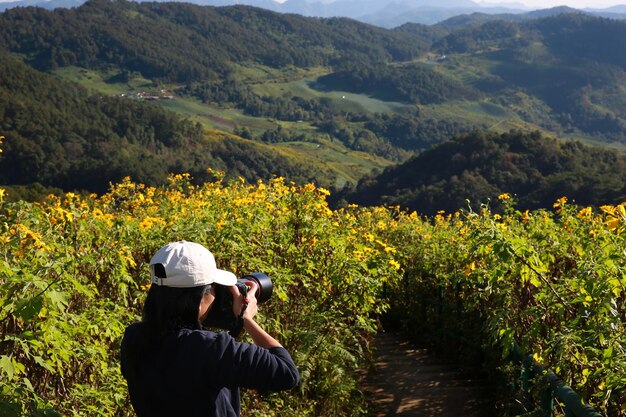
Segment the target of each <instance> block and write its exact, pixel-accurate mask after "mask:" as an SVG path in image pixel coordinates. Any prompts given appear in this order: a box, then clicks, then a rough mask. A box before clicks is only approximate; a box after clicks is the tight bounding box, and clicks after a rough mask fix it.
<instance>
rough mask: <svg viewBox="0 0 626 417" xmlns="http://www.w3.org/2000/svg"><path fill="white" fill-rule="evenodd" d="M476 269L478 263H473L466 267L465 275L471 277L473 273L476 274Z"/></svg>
mask: <svg viewBox="0 0 626 417" xmlns="http://www.w3.org/2000/svg"><path fill="white" fill-rule="evenodd" d="M475 269H476V262H473V261H472V262H471V263H469V264H468V265H467V266H466V267H465V271H463V273H464V274H465V275H470V274H471V273H472V272H474V270H475Z"/></svg>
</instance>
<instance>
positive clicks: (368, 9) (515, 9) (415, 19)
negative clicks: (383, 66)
mask: <svg viewBox="0 0 626 417" xmlns="http://www.w3.org/2000/svg"><path fill="white" fill-rule="evenodd" d="M84 1H85V0H19V1H12V2H6V3H0V11H2V10H6V9H9V8H13V7H27V6H35V7H42V8H45V9H54V8H59V7H61V8H71V7H78V6H80V5H81V4H83V3H84ZM157 1H166V0H157ZM175 1H179V0H175ZM188 2H189V3H193V4H198V5H202V6H218V7H221V6H230V5H247V6H253V7H259V8H263V9H267V10H271V11H275V12H280V13H293V14H299V15H302V16H310V17H349V18H352V19H355V20H359V21H361V22H365V23H370V24H373V25H376V26H381V27H387V28H392V27H397V26H400V25H402V24H404V23H409V22H410V23H421V24H429V25H430V24H436V23H439V22H441V21H444V20H446V19H449V18H452V17H455V16H459V15H471V14H474V13H480V14H485V15H519V18H520V19H523V18H525V17H524V16H525V15H527V16H526V17H531V18H532V17H539V16H542V15H545V14H553V13H554V12H550V11H548V12H544V13H541V12H540V13H532V11H531V10H529V8H528V7H525V6H524V5H522V4H516V3H502V4H498V3H490V4H488V5H487V4H483V3H476V2H474V1H471V0H450V1H446V2H445V3H442V2H438V1H434V0H335V1H319V0H317V1H316V0H286V1H284V2H278V1H274V0H189V1H188ZM580 12H584V13H589V14H591V15H595V16H600V17H607V18H612V19H626V5H625V6H613V7H610V8H606V9H591V8H590V9H585V10H581V11H580Z"/></svg>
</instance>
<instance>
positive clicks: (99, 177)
mask: <svg viewBox="0 0 626 417" xmlns="http://www.w3.org/2000/svg"><path fill="white" fill-rule="evenodd" d="M0 116H1V117H0V132H9V133H8V134H7V138H6V139H5V140H4V142H3V144H2V148H3V152H2V153H1V154H0V184H13V185H29V184H33V183H40V184H42V185H44V186H54V187H61V188H64V189H66V190H72V189H84V190H91V191H98V192H102V191H106V190H107V188H108V186H109V183H110V182H117V181H119V180H121V179H122V178H123V177H125V176H131V177H132V178H133V179H136V180H137V181H140V182H143V183H147V184H162V183H164V182H165V180H166V176H167V174H168V173H171V172H188V173H191V174H192V175H193V176H194V178H196V180H198V181H202V180H207V179H209V178H212V176H211V175H210V174H208V173H207V171H206V170H207V168H209V167H211V168H214V169H216V170H227V171H228V173H229V174H230V175H231V176H238V175H241V176H243V177H244V178H247V179H249V180H255V179H257V178H269V177H271V176H272V174H278V175H284V176H287V177H289V178H293V179H296V180H298V179H300V180H301V181H305V180H309V179H310V178H313V177H314V176H316V175H320V168H319V167H312V166H311V165H310V164H307V163H306V162H303V161H298V160H291V159H289V158H287V157H283V156H281V155H280V154H278V153H276V152H275V151H273V150H270V149H268V148H267V146H264V145H261V144H255V143H253V142H251V141H245V140H242V139H240V138H236V137H232V136H230V135H227V134H217V136H216V135H215V134H213V135H209V134H208V133H206V132H203V129H202V128H201V127H200V126H199V125H197V124H195V123H191V122H189V121H187V120H185V119H183V118H181V117H180V116H179V115H177V114H175V113H172V112H169V111H166V110H163V109H161V108H159V107H156V106H151V105H145V104H142V103H139V102H136V101H130V100H124V99H120V98H116V97H106V96H102V95H94V94H89V92H88V91H87V90H85V89H84V88H81V87H79V86H77V85H76V84H73V83H69V82H64V81H61V80H59V79H58V78H56V77H52V76H49V75H46V74H43V73H40V72H37V71H35V70H33V69H31V68H29V67H28V66H26V65H25V64H23V63H21V62H19V61H16V60H15V59H13V58H11V57H10V56H8V55H6V54H4V53H1V52H0ZM5 134H6V133H5Z"/></svg>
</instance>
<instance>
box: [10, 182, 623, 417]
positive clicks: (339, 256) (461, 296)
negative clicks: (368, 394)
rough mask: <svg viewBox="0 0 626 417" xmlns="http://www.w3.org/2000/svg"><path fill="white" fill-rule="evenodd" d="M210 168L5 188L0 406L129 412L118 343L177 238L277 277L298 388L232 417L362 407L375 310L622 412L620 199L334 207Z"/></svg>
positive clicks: (228, 263)
mask: <svg viewBox="0 0 626 417" xmlns="http://www.w3.org/2000/svg"><path fill="white" fill-rule="evenodd" d="M215 175H216V180H215V181H214V182H210V183H206V184H203V185H194V184H193V182H192V181H191V178H189V176H188V175H176V176H172V177H170V179H169V182H168V184H166V185H164V186H161V187H148V186H145V185H142V184H137V183H134V182H132V181H131V180H129V179H126V180H124V181H121V182H120V183H118V184H114V185H112V186H111V189H110V191H109V192H108V193H107V194H105V195H102V196H96V195H89V196H78V195H75V194H72V193H67V194H65V195H64V196H62V197H55V196H50V197H49V198H48V199H47V200H45V201H43V202H39V203H26V202H18V203H8V202H7V201H6V199H4V198H3V194H0V241H1V242H2V245H0V338H1V339H0V381H1V383H0V415H2V416H22V415H27V416H43V415H46V416H54V415H63V416H73V415H75V416H85V415H89V416H131V415H133V413H132V409H131V406H130V402H129V399H128V395H127V389H126V385H125V382H124V380H123V378H122V377H121V374H120V370H119V345H120V339H121V336H122V334H123V331H124V328H125V327H126V326H127V325H128V324H130V323H132V322H133V321H135V320H138V319H139V317H140V309H141V306H142V304H143V300H144V298H145V295H146V291H147V289H148V287H149V276H148V268H147V262H148V261H149V259H150V257H151V256H152V254H153V253H154V252H155V251H156V250H157V249H158V248H160V247H161V246H163V245H164V244H165V243H167V242H170V241H174V240H180V239H185V240H190V241H196V242H199V243H202V244H204V245H205V246H206V247H208V248H210V249H211V250H212V251H213V252H214V253H215V255H216V259H217V261H218V264H219V266H220V267H221V268H224V269H228V270H231V271H234V272H235V273H236V274H238V275H240V276H241V275H242V274H245V273H248V272H253V271H262V272H265V273H266V274H268V275H270V276H271V277H272V279H273V281H274V284H275V295H274V297H273V298H272V300H270V301H269V302H268V303H267V304H265V305H263V306H262V308H261V313H260V314H259V320H261V321H262V322H263V325H264V326H265V327H267V329H268V330H269V331H270V333H272V334H275V335H276V336H277V338H278V339H279V340H281V342H283V343H284V344H285V346H286V347H287V348H288V349H289V350H290V352H292V353H293V356H294V359H295V361H296V363H297V365H298V367H299V369H300V371H301V375H302V383H301V385H300V386H299V387H298V388H297V389H296V390H294V391H291V392H288V393H277V394H271V395H263V396H261V395H258V394H256V393H254V392H245V395H244V399H243V400H244V401H243V402H244V404H243V408H244V410H243V414H244V415H251V416H360V415H367V413H368V409H367V407H368V406H367V402H366V401H365V398H364V396H363V394H362V393H361V392H360V391H359V388H358V376H357V373H356V372H355V370H356V369H358V368H361V367H365V366H367V359H368V358H369V357H370V356H371V353H372V352H371V346H370V344H371V341H372V336H373V335H374V334H375V333H376V331H377V326H378V320H379V318H380V317H381V314H383V313H385V312H386V314H387V316H386V317H392V319H393V320H394V321H395V323H398V324H399V325H401V326H404V331H405V333H406V334H408V335H416V336H417V335H429V336H430V337H429V339H430V340H429V341H430V342H432V343H435V344H437V346H439V347H440V350H441V351H442V352H446V351H447V353H450V354H452V353H456V354H457V355H459V354H460V355H461V356H462V357H463V359H464V362H467V363H472V362H474V360H475V362H479V356H481V355H485V352H487V354H488V355H492V356H490V357H493V358H496V359H493V361H494V362H493V363H491V362H490V363H488V364H489V365H494V366H496V365H498V366H499V365H500V364H501V362H498V360H497V358H498V357H499V358H500V359H501V358H502V357H505V356H507V355H508V354H509V353H510V352H511V351H512V350H513V348H514V347H515V346H519V347H520V349H521V350H522V351H524V352H527V353H532V354H533V355H534V357H535V360H537V361H538V362H541V363H542V364H543V365H545V366H547V367H549V368H551V369H553V370H555V371H556V372H557V373H558V374H559V375H560V376H561V377H562V378H563V379H564V380H565V382H566V383H568V384H569V385H571V386H572V387H574V388H575V389H576V390H577V391H578V392H579V393H580V394H581V395H582V396H583V398H585V399H586V400H587V401H588V402H590V403H591V404H592V405H593V406H594V407H595V408H596V409H597V410H599V411H601V412H602V413H603V414H605V415H619V413H622V414H623V413H624V412H626V379H625V378H624V375H626V354H625V353H626V352H625V349H626V336H625V334H626V332H625V329H624V323H625V321H626V309H625V308H624V301H625V300H626V255H625V254H626V244H625V241H624V236H625V234H624V225H625V224H626V212H625V211H624V205H616V206H612V205H610V206H609V205H607V206H602V207H601V208H600V209H593V208H590V207H584V208H581V207H577V206H575V205H572V204H569V203H568V202H567V200H566V199H559V200H558V201H557V202H556V203H555V206H554V207H553V208H550V209H545V210H536V211H524V212H521V211H518V210H517V209H516V208H515V199H514V197H512V196H510V195H508V194H504V195H502V196H501V198H500V199H499V203H500V204H502V205H503V206H504V207H505V209H504V211H503V212H502V213H497V214H495V213H492V212H491V210H490V209H489V207H488V206H481V207H479V208H477V209H476V210H471V209H468V210H465V211H463V212H458V213H445V212H439V213H438V214H437V215H436V216H434V217H431V218H427V217H422V216H420V215H418V214H417V213H407V212H404V211H402V210H400V209H399V208H398V207H389V208H383V207H372V208H367V207H358V206H354V205H351V206H348V207H346V208H343V209H337V210H331V209H330V208H329V206H328V204H327V200H326V198H327V196H328V191H327V190H325V189H323V188H319V187H316V186H314V185H312V184H308V185H304V186H296V185H295V184H292V183H289V182H286V181H285V180H284V179H282V178H274V179H272V180H269V181H260V182H258V183H256V184H249V183H246V182H245V181H244V180H236V181H232V182H230V183H224V182H223V180H222V176H221V174H219V173H216V174H215ZM0 191H2V190H1V189H0ZM244 337H245V336H244ZM461 364H462V363H461ZM508 376H511V377H515V375H508ZM511 395H516V394H515V393H514V392H513V393H511Z"/></svg>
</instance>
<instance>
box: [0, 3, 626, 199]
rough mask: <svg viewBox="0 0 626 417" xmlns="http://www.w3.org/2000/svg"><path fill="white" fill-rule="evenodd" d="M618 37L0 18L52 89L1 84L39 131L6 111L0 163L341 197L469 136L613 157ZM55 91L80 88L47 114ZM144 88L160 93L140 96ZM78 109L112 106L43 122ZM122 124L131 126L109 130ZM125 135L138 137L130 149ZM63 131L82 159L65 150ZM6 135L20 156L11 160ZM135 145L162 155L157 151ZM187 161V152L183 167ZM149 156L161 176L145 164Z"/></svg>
mask: <svg viewBox="0 0 626 417" xmlns="http://www.w3.org/2000/svg"><path fill="white" fill-rule="evenodd" d="M112 21H114V22H116V24H115V25H112V24H111V22H112ZM625 33H626V24H625V23H623V22H617V21H611V20H607V19H599V18H594V17H590V16H586V15H581V14H564V15H558V16H555V17H547V18H541V19H533V20H530V21H524V22H511V21H487V22H485V23H481V24H475V25H469V26H468V25H460V26H454V25H451V26H449V27H445V25H441V26H439V25H438V26H426V25H405V26H403V27H401V28H398V29H396V30H386V29H381V28H376V27H373V26H370V25H366V24H363V23H359V22H356V21H353V20H349V19H338V18H332V19H318V18H306V17H302V16H297V15H282V14H278V13H274V12H270V11H268V10H263V9H258V8H251V7H244V6H233V7H222V8H215V7H201V6H196V5H191V4H181V3H134V2H127V1H109V0H91V1H89V2H87V3H85V4H84V5H82V6H81V7H79V8H75V9H57V10H54V11H47V10H43V9H37V8H19V9H11V10H9V11H6V12H4V13H2V14H0V45H3V46H4V48H6V49H7V53H8V54H11V56H14V57H16V58H17V59H18V60H21V61H23V62H24V63H26V64H27V65H29V66H30V67H31V68H32V70H29V71H27V72H26V74H28V77H32V78H33V79H37V80H39V79H40V77H44V78H45V80H46V81H45V82H43V81H42V82H43V83H44V84H47V85H49V86H50V88H52V90H54V91H55V92H54V93H46V94H36V91H37V90H36V89H28V88H22V87H20V84H23V85H27V84H28V81H27V80H22V81H19V82H17V84H16V85H14V86H10V85H9V84H11V83H14V82H15V81H12V82H7V83H5V85H2V86H0V90H2V94H3V95H4V96H5V97H12V100H13V102H12V103H13V104H9V105H7V106H6V108H8V109H11V108H19V109H21V107H20V104H19V103H18V101H19V102H32V103H33V105H32V106H27V107H26V109H27V110H23V111H24V112H27V114H28V115H29V116H28V117H23V118H25V119H28V120H29V123H32V124H37V126H38V127H37V128H36V129H35V128H32V127H29V128H28V129H25V128H23V126H22V125H20V124H19V123H9V121H8V120H12V119H13V118H14V116H13V115H12V114H11V113H10V112H9V113H7V115H8V116H5V119H7V121H4V122H3V126H2V130H1V131H0V135H4V136H6V137H7V138H8V139H7V141H6V143H7V146H6V148H7V149H6V152H5V154H4V158H6V160H9V159H11V160H15V161H20V162H19V163H17V162H16V163H15V164H14V165H15V166H19V167H21V168H19V169H17V168H15V167H14V168H11V169H12V170H13V171H11V172H9V171H8V168H7V169H6V170H7V171H6V173H5V174H4V177H3V178H2V181H3V182H4V183H5V184H11V183H14V184H29V183H34V182H40V183H42V184H45V185H48V186H55V187H62V188H64V189H68V188H72V187H80V188H84V189H88V190H94V191H95V190H98V191H99V190H102V189H103V187H106V184H108V181H109V179H110V178H120V177H122V176H124V175H131V176H133V178H134V179H136V180H139V181H146V182H149V183H155V182H158V181H160V180H162V179H163V178H164V175H165V172H166V171H168V170H175V171H180V170H190V171H192V173H193V174H194V176H195V177H196V178H197V179H198V180H199V181H201V180H202V179H203V178H205V177H206V174H205V172H206V169H207V168H209V167H211V168H214V169H220V170H225V171H226V172H227V173H228V175H230V176H238V175H242V176H244V177H245V178H248V179H256V178H267V177H269V176H271V175H272V174H276V175H285V176H287V177H288V178H289V179H291V180H295V181H315V182H317V183H319V184H320V185H323V186H326V187H329V188H337V189H339V188H342V187H344V186H346V185H348V186H349V185H351V184H355V183H357V182H358V181H359V179H360V178H362V177H363V176H364V175H367V174H369V173H371V172H380V171H382V170H383V169H385V168H386V167H389V166H390V165H393V164H401V163H403V162H405V161H406V160H407V159H408V158H409V157H411V156H412V155H413V154H414V153H415V152H420V151H423V150H424V149H427V148H429V147H431V146H432V145H435V144H438V143H442V142H444V141H446V140H448V139H450V138H451V137H454V136H460V135H463V134H467V133H469V132H472V131H474V130H482V131H488V132H492V133H494V134H498V133H503V132H508V131H509V130H511V129H517V130H520V131H540V132H543V133H544V134H549V135H551V136H557V137H560V138H564V139H577V140H583V141H588V142H592V143H596V144H603V145H610V146H616V147H624V146H626V136H625V132H626V88H624V85H626V72H625V68H626V65H625V62H626V59H625V57H626V43H624V42H621V41H620V40H621V39H624V38H625ZM572 39H573V40H575V42H574V43H572V42H570V40H572ZM597 45H600V47H597ZM174 63H175V64H174ZM7 65H9V64H7ZM10 65H17V63H13V64H10ZM21 65H23V64H21ZM11 71H13V72H20V71H23V70H21V69H17V70H15V69H14V70H11ZM24 71H25V70H24ZM51 75H52V76H51ZM41 79H43V78H41ZM38 82H39V81H38ZM55 83H59V85H58V86H56V87H52V85H53V84H55ZM77 84H80V85H81V86H82V88H81V89H79V87H78V86H77ZM16 88H18V90H15V89H16ZM19 88H21V89H22V90H19ZM57 90H58V91H62V92H65V91H75V92H74V93H72V94H73V96H72V97H73V98H63V99H62V100H61V101H60V102H59V104H58V105H57V104H53V103H54V95H55V94H56V95H59V94H61V96H62V95H63V94H62V93H59V92H58V91H57ZM16 91H19V92H16ZM163 91H167V93H162V92H163ZM159 92H161V93H159ZM16 94H17V95H18V96H19V100H17V99H16V98H15V97H16ZM151 94H157V95H158V94H167V95H168V98H170V99H168V100H156V101H152V102H147V101H144V97H146V95H148V96H150V95H151ZM113 96H118V97H117V98H118V99H114V98H113ZM122 96H123V97H124V98H122ZM79 97H80V98H79ZM84 97H91V99H90V100H95V101H96V102H99V101H102V102H105V103H114V104H106V106H108V107H112V108H114V109H116V110H115V111H109V110H107V111H108V113H106V114H107V115H106V118H108V119H107V120H108V121H107V122H106V123H95V124H91V125H90V126H89V128H90V129H91V130H89V133H86V132H87V130H86V128H85V127H84V126H83V125H84V124H85V123H84V121H82V122H80V123H77V122H75V121H73V122H71V123H69V122H64V123H58V122H54V123H48V122H46V121H45V118H48V115H51V116H50V117H60V118H61V119H62V120H65V119H67V118H68V117H67V114H72V115H79V117H77V118H83V119H85V120H88V119H89V117H87V116H86V115H85V114H86V113H85V112H84V111H81V110H73V109H74V107H76V105H75V104H73V103H76V102H81V100H83V98H84ZM94 97H96V98H98V99H95V98H94ZM5 100H8V99H5ZM98 100H99V101H98ZM65 103H67V104H65ZM65 106H67V108H64V107H65ZM72 106H74V107H72ZM82 106H83V104H80V105H78V107H82ZM103 106H104V105H103ZM106 106H105V107H106ZM86 107H88V106H86ZM48 108H49V109H48ZM97 108H98V109H100V107H97ZM36 109H38V110H36ZM69 109H72V110H69ZM117 109H120V110H117ZM128 109H133V110H128ZM159 109H160V110H159ZM21 111H22V110H21ZM98 111H100V110H98ZM102 111H104V110H102ZM28 112H31V113H28ZM125 113H132V114H133V115H135V114H137V115H139V116H138V118H135V119H129V118H128V117H127V116H123V120H125V121H122V122H120V121H119V120H118V119H117V118H119V117H121V115H122V114H125ZM172 113H177V114H178V116H174V115H173V114H172ZM145 114H149V115H150V116H146V117H145V118H146V120H143V119H141V118H142V117H144V116H142V115H145ZM153 114H163V115H165V116H163V117H161V116H158V117H157V116H153ZM41 115H45V118H44V121H43V122H42V123H39V120H38V118H41V117H42V116H41ZM52 115H54V116H52ZM60 115H62V116H60ZM20 117H22V116H20ZM63 117H65V119H63ZM98 117H101V116H98ZM102 117H104V116H102ZM133 117H134V116H133ZM124 118H125V119H124ZM159 118H162V119H163V120H168V121H169V120H171V121H172V122H171V123H173V124H176V126H179V125H180V127H177V128H176V129H182V130H180V131H178V130H176V133H175V134H174V135H175V136H176V137H177V138H178V139H177V140H176V141H174V142H172V143H170V142H168V139H167V138H165V137H159V135H160V134H161V131H160V129H159V132H156V133H155V132H154V131H155V126H154V123H156V122H154V121H150V120H156V119H159ZM81 123H82V125H81ZM151 123H152V124H151ZM117 124H122V126H123V128H120V127H116V126H117ZM134 124H137V127H136V128H137V129H138V130H139V131H140V132H147V133H142V134H139V135H138V137H140V138H138V137H134V136H133V135H134V133H129V132H128V131H129V130H130V129H131V126H134ZM59 126H62V127H63V129H64V130H63V131H62V130H61V129H60V128H59ZM111 126H113V127H111ZM170 130H171V129H170ZM164 132H166V133H164V135H166V134H167V132H168V130H165V131H164ZM74 136H77V137H79V138H81V139H80V141H79V142H80V143H81V146H80V147H74V146H73V145H71V146H70V145H68V143H69V142H71V141H70V140H68V139H67V138H66V137H74ZM90 136H93V137H97V138H100V139H98V141H100V140H103V141H109V140H112V141H121V142H120V143H121V145H115V146H114V147H115V150H116V152H117V150H118V149H123V152H121V151H120V155H119V158H118V157H117V156H116V157H115V158H114V159H115V161H111V160H108V159H106V158H102V157H94V155H96V154H91V153H89V152H91V150H92V149H96V147H90V146H87V147H86V146H85V144H84V143H88V142H89V139H86V138H88V137H90ZM144 136H145V137H147V138H149V139H145V138H144ZM12 138H19V141H23V142H24V143H28V145H27V146H23V147H22V148H21V150H20V151H19V152H17V150H16V149H17V148H15V146H14V145H11V143H12V142H13V143H17V142H18V141H17V140H13V141H12ZM41 138H45V139H41ZM103 138H106V139H103ZM118 138H119V139H118ZM155 138H156V139H155ZM207 138H208V139H207ZM145 140H148V141H154V140H156V142H157V143H160V142H163V143H167V146H166V145H159V148H157V151H153V150H152V148H151V146H152V145H149V146H147V145H146V143H147V142H144V141H145ZM42 141H43V142H45V143H47V144H46V145H45V146H40V145H37V146H34V145H32V144H37V143H40V142H42ZM81 141H82V142H81ZM125 141H128V145H127V144H126V142H125ZM160 147H163V149H166V150H167V152H169V153H172V154H175V155H177V156H176V157H171V156H167V157H166V156H165V155H164V152H162V151H161V150H160V149H161V148H160ZM74 148H78V149H79V151H78V152H77V153H76V154H74V155H73V156H72V157H70V158H68V157H67V156H66V154H67V155H70V154H71V152H74V151H68V149H74ZM85 148H87V149H89V152H88V153H85V150H84V149H85ZM68 152H69V153H68ZM94 152H95V151H94ZM116 152H114V154H116V155H117V153H116ZM189 152H192V154H193V155H195V156H194V157H193V158H183V157H182V156H181V155H185V154H186V153H189ZM50 153H52V154H53V155H55V158H53V160H58V161H59V162H58V163H56V162H51V161H50V160H49V159H48V158H46V155H48V154H50ZM196 153H197V155H196ZM56 155H61V157H57V156H56ZM83 158H85V160H82V159H83ZM151 158H153V159H151ZM92 160H96V161H97V163H92ZM119 160H124V161H125V162H124V163H120V162H119ZM29 161H30V162H29ZM68 161H70V162H68ZM103 161H106V162H103ZM154 161H157V165H158V167H159V169H158V170H151V169H150V168H149V167H150V166H153V165H154ZM163 161H165V162H163ZM31 163H32V164H33V166H34V167H35V168H36V169H30V164H31ZM100 166H102V167H103V168H102V169H100V168H93V167H100ZM68 167H71V169H69V168H68ZM44 168H45V169H44ZM20 169H21V171H20ZM113 171H114V172H113ZM100 176H102V177H103V178H100ZM77 178H78V179H80V180H77Z"/></svg>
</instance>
